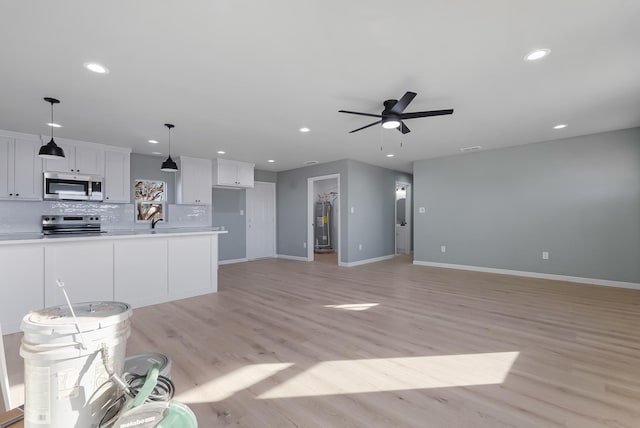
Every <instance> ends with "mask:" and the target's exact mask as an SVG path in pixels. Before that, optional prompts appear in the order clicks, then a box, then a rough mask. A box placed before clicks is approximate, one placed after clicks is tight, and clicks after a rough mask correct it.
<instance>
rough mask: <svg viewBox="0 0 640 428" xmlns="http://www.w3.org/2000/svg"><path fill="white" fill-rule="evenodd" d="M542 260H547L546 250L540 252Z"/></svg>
mask: <svg viewBox="0 0 640 428" xmlns="http://www.w3.org/2000/svg"><path fill="white" fill-rule="evenodd" d="M542 260H549V252H548V251H543V252H542Z"/></svg>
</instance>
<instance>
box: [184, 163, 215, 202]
mask: <svg viewBox="0 0 640 428" xmlns="http://www.w3.org/2000/svg"><path fill="white" fill-rule="evenodd" d="M176 203H178V204H196V205H211V161H210V160H209V159H198V158H190V157H186V156H181V157H180V159H179V162H178V172H177V173H176Z"/></svg>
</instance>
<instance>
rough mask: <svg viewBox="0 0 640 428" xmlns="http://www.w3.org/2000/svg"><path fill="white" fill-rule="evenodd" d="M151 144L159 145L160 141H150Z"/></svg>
mask: <svg viewBox="0 0 640 428" xmlns="http://www.w3.org/2000/svg"><path fill="white" fill-rule="evenodd" d="M149 142H150V143H151V144H158V141H156V140H149Z"/></svg>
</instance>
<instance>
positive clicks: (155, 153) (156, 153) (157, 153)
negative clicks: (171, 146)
mask: <svg viewBox="0 0 640 428" xmlns="http://www.w3.org/2000/svg"><path fill="white" fill-rule="evenodd" d="M151 154H152V155H161V154H162V152H151Z"/></svg>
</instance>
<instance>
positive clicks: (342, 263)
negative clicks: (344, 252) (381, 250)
mask: <svg viewBox="0 0 640 428" xmlns="http://www.w3.org/2000/svg"><path fill="white" fill-rule="evenodd" d="M395 256H396V255H395V254H390V255H388V256H382V257H374V258H372V259H365V260H358V261H356V262H349V263H345V262H339V263H338V266H344V267H352V266H360V265H366V264H369V263H376V262H381V261H383V260H389V259H392V258H394V257H395Z"/></svg>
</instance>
